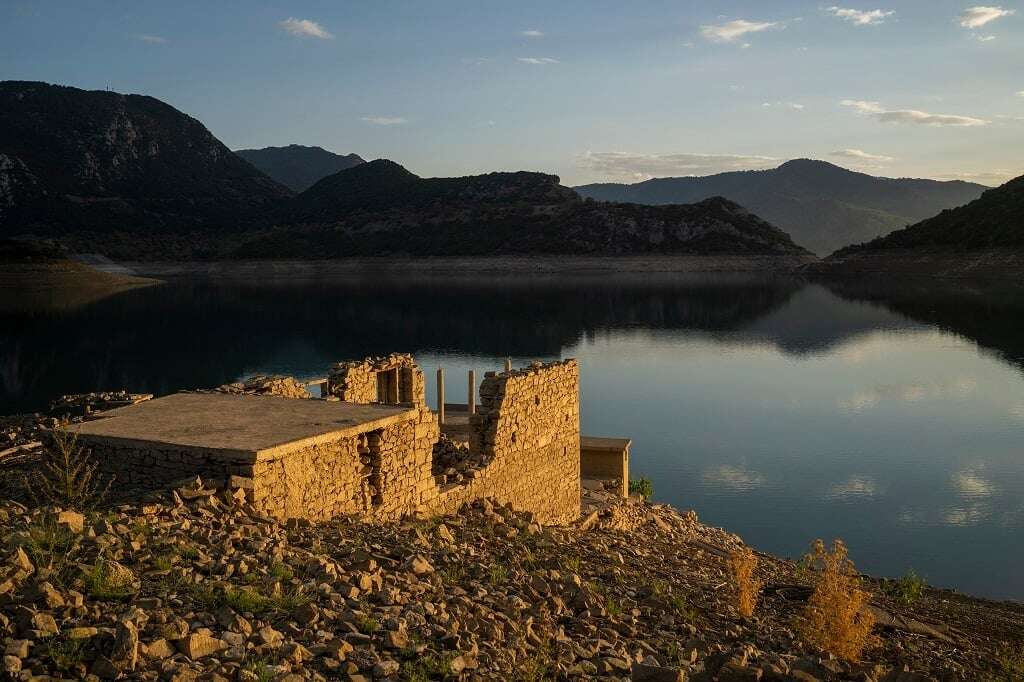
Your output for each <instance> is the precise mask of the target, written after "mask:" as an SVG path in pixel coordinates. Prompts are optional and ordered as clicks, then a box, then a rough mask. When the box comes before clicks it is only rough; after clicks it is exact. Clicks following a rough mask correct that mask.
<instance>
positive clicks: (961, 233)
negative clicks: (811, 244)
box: [816, 175, 1024, 278]
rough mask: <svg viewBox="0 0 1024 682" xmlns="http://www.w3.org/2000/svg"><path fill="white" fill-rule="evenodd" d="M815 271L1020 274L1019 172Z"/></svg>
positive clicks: (1022, 189) (1023, 182)
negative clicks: (962, 203) (967, 200)
mask: <svg viewBox="0 0 1024 682" xmlns="http://www.w3.org/2000/svg"><path fill="white" fill-rule="evenodd" d="M816 270H821V271H825V272H831V273H860V272H877V271H885V272H922V273H929V274H947V275H1009V276H1012V277H1018V278H1019V277H1020V275H1021V273H1022V272H1024V175H1022V176H1021V177H1019V178H1015V179H1013V180H1010V181H1009V182H1007V183H1006V184H1005V185H1002V186H1000V187H997V188H995V189H990V190H988V191H987V192H985V193H984V194H982V195H981V197H980V198H978V199H975V200H974V201H972V202H971V203H969V204H967V205H966V206H960V207H959V208H954V209H950V210H946V211H943V212H942V213H939V214H938V215H937V216H934V217H932V218H929V219H927V220H922V221H921V222H919V223H917V224H916V225H911V226H910V227H907V228H905V229H902V230H897V231H896V232H893V233H892V234H888V235H886V236H884V237H879V238H877V239H874V240H872V241H870V242H867V243H866V244H857V245H854V246H848V247H846V248H844V249H841V250H839V251H837V252H836V253H834V254H832V255H831V256H829V257H828V259H827V260H826V261H824V262H823V263H821V265H820V266H819V267H817V268H816Z"/></svg>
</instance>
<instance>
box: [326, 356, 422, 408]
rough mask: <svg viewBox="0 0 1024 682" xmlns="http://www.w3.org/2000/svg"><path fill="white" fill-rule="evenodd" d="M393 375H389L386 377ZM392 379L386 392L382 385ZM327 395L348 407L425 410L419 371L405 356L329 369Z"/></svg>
mask: <svg viewBox="0 0 1024 682" xmlns="http://www.w3.org/2000/svg"><path fill="white" fill-rule="evenodd" d="M392 372H393V373H394V374H389V373H392ZM392 376H393V377H394V379H395V380H394V383H393V388H392V387H390V386H389V388H390V389H392V390H390V393H391V395H390V396H387V395H386V394H387V393H388V392H389V391H388V390H387V389H385V387H384V384H385V383H386V382H388V381H389V380H390V379H391V377H392ZM327 394H328V395H331V396H334V397H335V398H337V399H338V400H343V401H345V402H349V403H363V404H367V403H376V402H385V403H408V404H410V405H412V406H414V407H424V406H426V384H425V383H424V380H423V371H422V370H421V369H420V368H419V366H418V365H417V364H416V362H415V360H413V357H412V355H409V354H408V353H392V354H391V355H388V356H385V357H377V358H366V359H365V360H349V361H346V362H339V363H336V364H335V365H333V366H331V368H330V369H329V370H328V373H327Z"/></svg>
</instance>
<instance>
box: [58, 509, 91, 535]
mask: <svg viewBox="0 0 1024 682" xmlns="http://www.w3.org/2000/svg"><path fill="white" fill-rule="evenodd" d="M57 523H58V524H59V525H61V526H67V528H68V530H70V531H71V532H72V533H81V532H82V531H83V530H85V517H84V516H82V515H81V514H79V513H78V512H75V511H62V512H59V513H58V514H57Z"/></svg>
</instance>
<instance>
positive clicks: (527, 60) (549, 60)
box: [516, 57, 561, 64]
mask: <svg viewBox="0 0 1024 682" xmlns="http://www.w3.org/2000/svg"><path fill="white" fill-rule="evenodd" d="M516 61H519V62H522V63H523V64H560V63H561V62H559V61H558V60H557V59H555V58H554V57H516Z"/></svg>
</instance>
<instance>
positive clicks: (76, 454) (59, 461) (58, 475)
mask: <svg viewBox="0 0 1024 682" xmlns="http://www.w3.org/2000/svg"><path fill="white" fill-rule="evenodd" d="M49 441H50V442H49V443H48V444H47V447H46V448H45V449H44V450H43V454H42V460H41V461H40V463H39V467H38V468H37V469H35V470H34V471H32V472H31V473H30V474H28V475H26V477H25V489H26V490H27V491H28V493H29V495H31V496H32V497H33V498H34V499H35V500H36V502H37V503H39V504H52V505H56V506H60V507H65V508H67V509H77V510H83V509H90V508H92V507H94V506H95V505H97V504H99V503H100V502H102V501H103V498H105V497H106V496H107V493H108V492H109V491H110V486H111V485H112V484H113V482H114V480H113V478H112V477H111V478H109V479H107V480H105V481H104V480H103V479H102V478H101V477H100V476H97V473H96V471H97V468H98V466H97V464H96V463H95V462H94V461H93V459H92V457H90V455H89V452H88V451H86V450H85V449H83V448H82V447H80V446H79V445H78V434H77V433H73V432H71V431H69V430H68V428H67V422H61V423H60V424H58V425H57V426H55V427H54V428H53V430H52V431H51V432H50V438H49Z"/></svg>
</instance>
